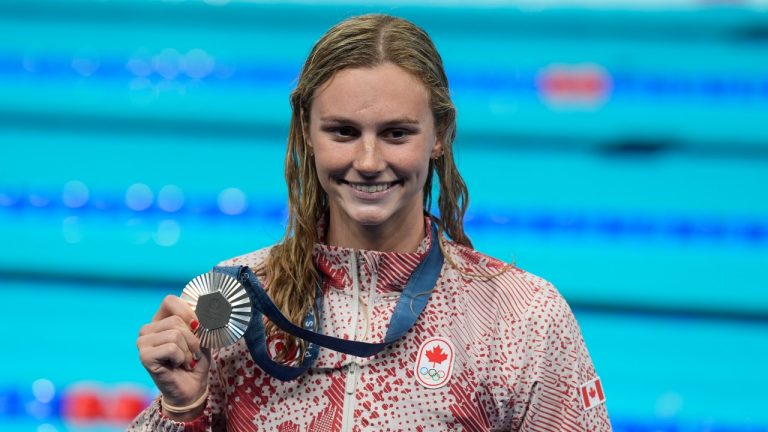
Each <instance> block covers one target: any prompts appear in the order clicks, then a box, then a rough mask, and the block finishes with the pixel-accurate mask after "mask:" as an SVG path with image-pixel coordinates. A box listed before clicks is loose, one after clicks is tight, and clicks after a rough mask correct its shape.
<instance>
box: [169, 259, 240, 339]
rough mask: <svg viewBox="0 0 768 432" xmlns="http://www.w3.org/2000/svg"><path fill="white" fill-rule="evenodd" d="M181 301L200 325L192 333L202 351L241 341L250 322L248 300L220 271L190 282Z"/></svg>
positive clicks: (235, 284) (236, 283)
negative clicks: (191, 311) (194, 315)
mask: <svg viewBox="0 0 768 432" xmlns="http://www.w3.org/2000/svg"><path fill="white" fill-rule="evenodd" d="M181 298H182V299H184V300H186V301H187V303H189V305H190V306H191V307H192V309H194V310H195V314H197V319H198V321H199V322H200V326H199V327H198V329H197V331H196V332H195V334H196V335H197V337H199V338H200V345H202V346H203V347H205V348H221V347H224V346H227V345H231V344H233V343H235V342H237V341H238V339H240V338H241V337H242V336H243V334H244V333H245V330H246V329H247V328H248V323H249V322H250V320H251V301H250V298H249V297H248V293H247V292H246V291H245V288H244V287H243V285H242V284H240V281H238V280H237V279H235V278H233V277H232V276H229V275H226V274H224V273H220V272H213V271H211V272H208V273H205V274H202V275H200V276H198V277H196V278H194V279H192V280H191V281H190V282H189V283H188V284H187V286H186V287H184V291H183V292H182V293H181Z"/></svg>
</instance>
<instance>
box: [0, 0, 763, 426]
mask: <svg viewBox="0 0 768 432" xmlns="http://www.w3.org/2000/svg"><path fill="white" fill-rule="evenodd" d="M727 3H729V4H728V5H719V4H717V2H694V1H680V0H676V1H670V2H666V3H664V5H661V3H660V2H652V3H648V2H619V1H616V2H612V1H601V2H596V3H589V2H565V1H563V2H554V1H547V2H523V1H521V2H514V1H509V2H493V3H473V4H474V6H469V5H464V4H460V3H454V2H450V3H447V4H438V3H436V2H412V3H408V4H406V3H404V2H403V3H397V4H395V5H384V4H383V3H382V4H378V5H373V6H370V5H369V6H363V5H359V4H356V3H353V2H341V3H327V2H324V3H320V2H318V3H312V2H306V3H298V2H294V3H266V2H264V3H262V2H238V1H226V0H217V1H206V2H203V1H183V0H178V1H158V0H132V1H127V0H126V1H118V0H112V1H87V0H79V1H76V0H72V1H56V0H26V1H17V0H5V1H3V2H1V3H0V146H1V147H0V149H1V151H0V298H1V299H2V303H1V304H2V309H3V312H2V314H0V323H2V328H3V329H4V330H5V333H6V334H5V337H4V344H3V345H4V346H3V348H2V355H1V356H0V362H2V363H0V429H2V430H3V431H16V430H18V431H27V430H30V431H38V432H50V431H66V430H72V431H75V430H78V431H79V430H87V431H93V430H121V429H123V428H124V427H125V420H124V419H123V418H122V417H121V416H120V415H119V411H120V407H121V406H122V405H121V404H123V403H125V402H124V400H123V399H124V397H125V396H126V395H128V396H131V395H133V397H134V399H137V398H138V400H140V401H143V402H145V401H146V400H149V398H151V397H152V396H153V395H154V392H155V390H154V388H153V385H152V382H151V380H150V379H149V378H148V376H147V374H146V373H145V371H144V370H143V368H142V367H141V365H140V363H139V361H138V356H137V352H136V348H135V339H136V337H137V333H138V329H139V327H140V326H141V325H142V324H143V323H145V322H147V321H148V320H150V319H151V317H152V315H153V313H154V311H155V309H156V307H157V306H158V304H159V303H160V301H161V300H162V298H163V297H164V296H165V295H166V294H168V293H173V294H178V293H179V292H180V291H181V288H182V287H183V286H184V284H185V283H186V281H188V280H189V279H191V278H192V277H194V276H196V275H198V274H200V273H204V272H206V271H207V270H208V269H209V268H210V267H212V266H213V265H215V264H216V263H217V262H219V261H220V260H222V259H224V258H228V257H231V256H234V255H238V254H242V253H245V252H248V251H251V250H254V249H256V248H259V247H262V246H265V245H268V244H271V243H273V242H275V241H276V240H278V239H279V237H280V236H281V234H282V227H283V223H284V218H285V195H286V187H285V185H284V183H283V181H282V159H283V153H284V145H285V141H286V134H287V125H288V119H289V115H290V108H289V104H288V94H289V92H290V90H291V89H292V87H293V85H294V84H295V80H296V77H297V75H298V72H299V69H300V67H301V64H302V63H303V60H304V58H305V57H306V55H307V54H308V52H309V50H310V48H311V46H312V44H313V43H314V41H316V40H317V38H319V37H320V36H321V35H322V34H323V32H324V31H325V30H327V29H328V28H329V27H330V26H331V25H333V24H334V23H336V22H338V21H339V20H341V19H343V18H345V17H348V16H352V15H355V14H359V13H365V12H388V13H392V14H396V15H400V16H403V17H406V18H409V19H411V20H413V21H414V22H416V23H417V24H418V25H420V26H422V27H423V28H425V29H426V30H427V31H428V32H429V33H430V35H431V36H432V37H433V39H434V41H435V43H436V45H437V46H438V49H439V50H440V52H441V54H442V56H443V59H444V61H445V65H446V69H447V73H448V76H449V79H450V81H451V86H452V94H453V97H454V101H455V103H456V105H457V109H458V138H457V140H456V143H455V146H456V153H457V160H458V164H459V167H460V169H461V171H462V173H463V175H464V176H465V179H466V181H467V183H468V185H469V188H470V196H471V200H470V201H471V205H470V211H469V215H468V218H467V229H468V231H469V234H470V236H471V237H472V239H473V240H474V242H475V245H476V248H477V249H479V250H481V251H483V252H486V253H489V254H491V255H494V256H496V257H498V258H501V259H504V260H506V261H513V262H515V263H516V264H517V265H519V266H520V267H522V268H524V269H526V270H528V271H531V272H533V273H536V274H538V275H541V276H543V277H545V278H547V279H548V280H550V281H552V282H553V283H554V284H555V285H556V286H558V288H559V289H560V291H561V292H562V293H563V295H564V296H565V297H566V299H567V300H568V301H569V303H570V304H571V305H572V307H573V309H574V312H575V314H576V317H577V319H578V320H579V322H580V324H581V326H582V330H583V333H584V337H585V339H586V341H587V344H588V346H589V349H590V352H591V354H592V356H593V359H594V362H595V364H596V367H597V369H598V372H599V373H600V375H601V378H602V381H603V386H604V388H605V391H606V394H607V399H608V402H607V403H608V408H609V413H610V414H611V418H612V421H613V424H614V428H615V429H616V430H627V431H646V430H647V431H657V430H663V431H667V430H668V431H682V430H686V431H687V430H722V431H725V430H729V431H742V430H743V431H747V430H748V431H758V430H760V431H766V430H768V396H766V390H765V389H766V388H768V375H766V374H765V373H764V367H765V365H766V359H768V289H767V288H768V286H767V285H768V272H767V271H768V192H766V186H767V185H768V128H766V126H765V125H766V123H767V122H768V45H767V44H766V35H768V15H766V12H765V11H766V10H767V9H766V5H765V3H763V2H757V1H753V2H727ZM83 395H86V396H89V395H90V396H92V397H91V398H90V399H89V398H88V397H86V396H83ZM121 398H123V399H121ZM121 400H122V402H121ZM88 401H90V402H88ZM88 404H91V405H88ZM88 406H90V407H91V408H90V410H89V409H86V408H87V407H88ZM83 407H86V408H83ZM83 413H85V414H83ZM88 413H90V414H88Z"/></svg>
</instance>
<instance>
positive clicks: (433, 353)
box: [427, 345, 448, 367]
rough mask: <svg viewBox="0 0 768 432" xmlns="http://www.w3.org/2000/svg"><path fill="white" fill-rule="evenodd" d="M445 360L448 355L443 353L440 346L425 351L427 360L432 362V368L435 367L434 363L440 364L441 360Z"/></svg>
mask: <svg viewBox="0 0 768 432" xmlns="http://www.w3.org/2000/svg"><path fill="white" fill-rule="evenodd" d="M447 358H448V355H447V354H445V353H444V352H443V349H442V348H440V345H435V347H434V348H432V349H431V350H429V351H427V359H428V360H429V361H430V362H432V367H435V364H436V363H442V362H443V360H445V359H447Z"/></svg>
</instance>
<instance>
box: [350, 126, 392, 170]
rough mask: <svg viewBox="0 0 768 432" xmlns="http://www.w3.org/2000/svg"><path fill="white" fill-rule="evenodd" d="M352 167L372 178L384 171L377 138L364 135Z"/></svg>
mask: <svg viewBox="0 0 768 432" xmlns="http://www.w3.org/2000/svg"><path fill="white" fill-rule="evenodd" d="M359 142H360V144H359V147H358V149H357V154H356V156H355V160H354V161H353V162H352V167H353V168H354V169H355V170H356V171H358V172H359V173H360V174H362V175H364V176H373V175H376V174H379V173H380V172H382V171H384V168H385V167H386V162H385V161H384V158H383V157H382V154H381V144H380V143H379V142H378V139H377V137H376V136H375V135H374V136H370V135H366V134H364V135H363V136H362V137H361V140H360V141H359Z"/></svg>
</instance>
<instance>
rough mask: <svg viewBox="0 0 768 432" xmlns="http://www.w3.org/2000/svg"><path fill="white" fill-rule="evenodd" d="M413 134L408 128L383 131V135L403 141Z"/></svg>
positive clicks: (393, 139)
mask: <svg viewBox="0 0 768 432" xmlns="http://www.w3.org/2000/svg"><path fill="white" fill-rule="evenodd" d="M413 134H414V132H413V131H412V130H408V129H397V128H393V129H387V130H386V131H384V136H385V137H386V138H387V139H390V140H392V141H404V140H405V139H406V138H408V137H409V136H410V135H413Z"/></svg>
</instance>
